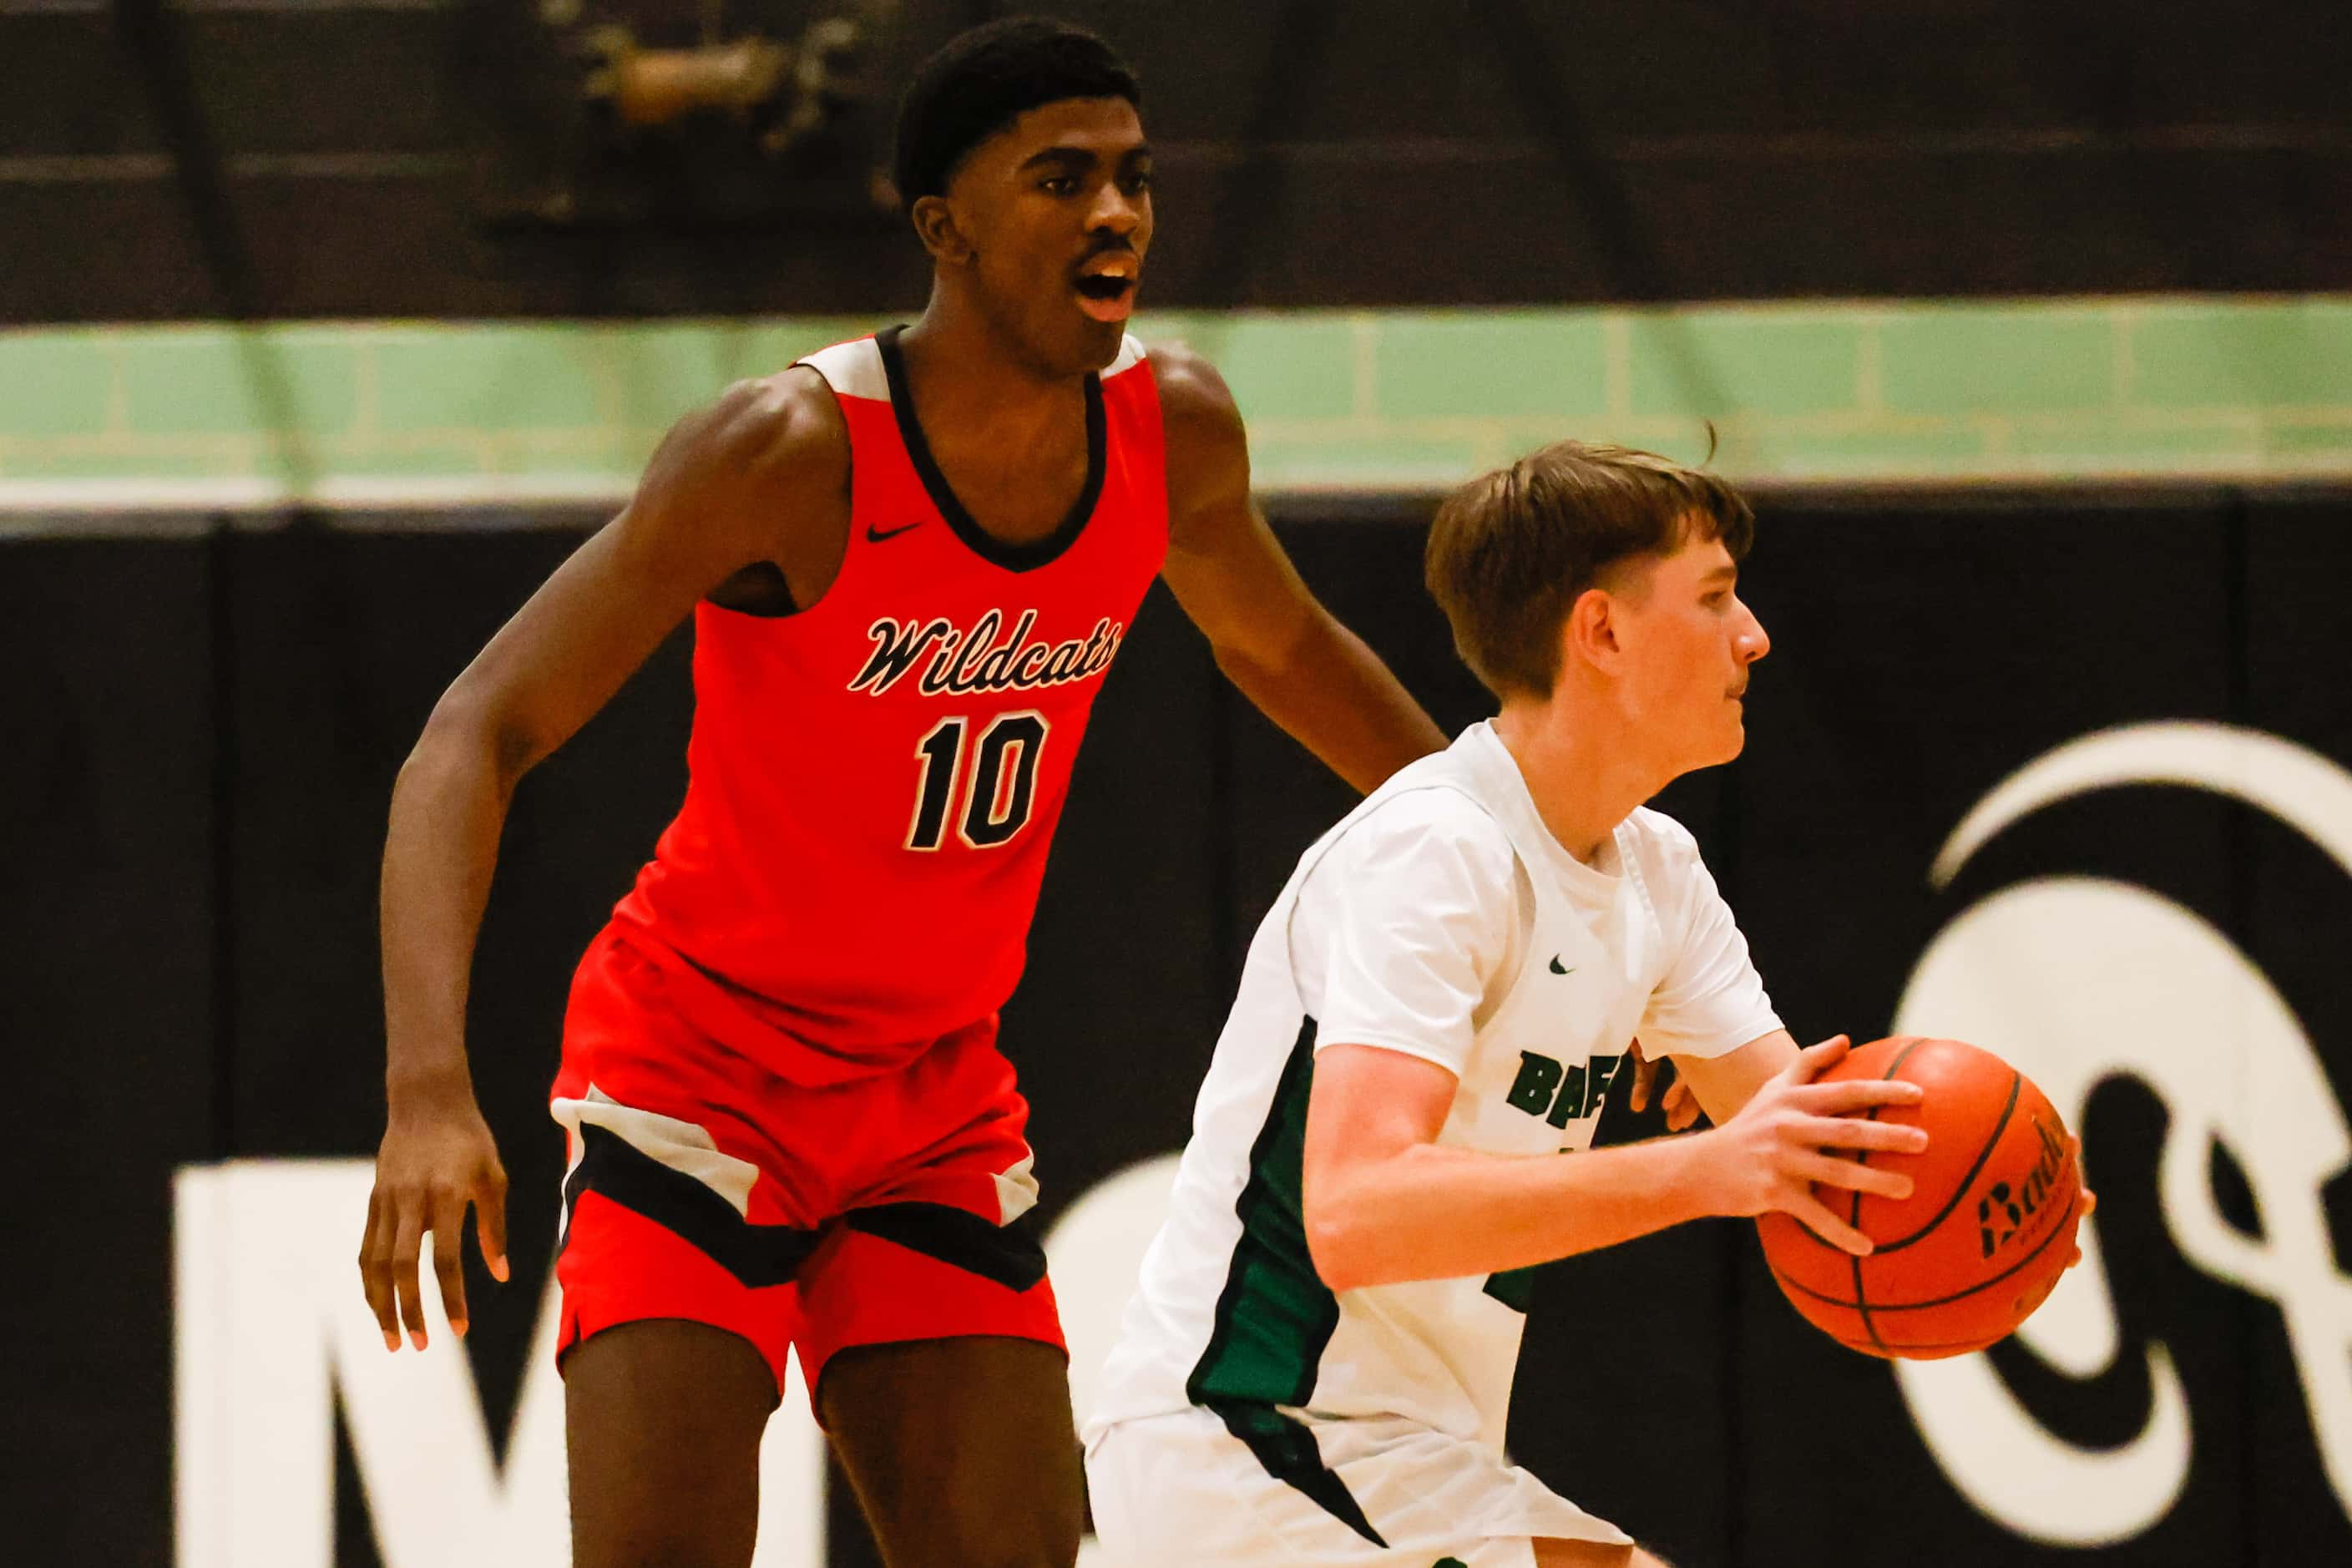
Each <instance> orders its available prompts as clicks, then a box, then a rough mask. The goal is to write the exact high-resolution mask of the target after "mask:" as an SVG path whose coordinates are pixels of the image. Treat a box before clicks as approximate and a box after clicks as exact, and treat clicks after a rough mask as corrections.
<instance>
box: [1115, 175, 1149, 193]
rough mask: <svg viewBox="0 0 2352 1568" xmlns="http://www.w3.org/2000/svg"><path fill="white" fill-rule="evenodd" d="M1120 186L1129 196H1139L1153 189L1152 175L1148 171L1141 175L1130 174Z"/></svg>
mask: <svg viewBox="0 0 2352 1568" xmlns="http://www.w3.org/2000/svg"><path fill="white" fill-rule="evenodd" d="M1119 184H1120V185H1121V186H1122V187H1124V188H1125V190H1126V191H1127V194H1128V195H1130V196H1139V195H1142V194H1143V193H1144V192H1146V191H1148V190H1150V188H1151V173H1150V170H1148V169H1147V170H1145V171H1144V172H1142V173H1140V174H1129V175H1128V176H1127V178H1126V179H1124V180H1121V181H1120V182H1119Z"/></svg>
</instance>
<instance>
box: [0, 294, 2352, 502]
mask: <svg viewBox="0 0 2352 1568" xmlns="http://www.w3.org/2000/svg"><path fill="white" fill-rule="evenodd" d="M879 324H881V321H879V320H878V319H877V320H869V321H861V320H851V319H823V320H820V319H761V320H729V321H644V322H602V321H599V322H573V321H554V322H547V321H532V322H420V321H359V322H300V323H290V324H283V325H273V326H266V327H257V328H245V329H241V328H236V327H230V326H226V325H220V324H205V325H189V326H173V327H124V328H106V327H79V328H74V329H69V330H60V331H0V508H14V509H17V510H23V509H25V508H28V507H34V508H58V507H67V508H70V507H75V506H94V507H112V506H134V505H136V506H209V505H221V506H254V505H267V504H270V503H273V502H277V501H283V500H309V501H314V502H320V503H325V504H335V503H339V502H351V503H367V504H422V505H433V504H438V503H441V502H452V503H455V502H465V501H475V500H533V499H540V498H561V499H566V500H576V499H581V498H608V499H616V498H619V497H621V496H625V494H626V493H627V491H628V489H629V488H630V486H631V484H632V483H633V482H634V480H635V475H636V472H637V469H638V468H639V467H640V466H641V465H642V464H643V463H644V461H645V459H646V455H647V454H648V453H649V452H651V450H652V449H653V446H654V443H655V442H656V440H657V439H658V438H659V437H660V435H661V432H662V431H663V429H664V428H666V427H667V426H668V424H669V423H670V422H671V421H672V420H673V419H675V418H676V417H677V416H678V415H679V414H681V413H683V412H684V411H685V410H687V409H688V408H689V407H691V406H693V405H695V404H697V403H698V402H700V401H702V400H703V399H705V398H707V397H709V395H712V394H713V393H714V392H716V391H717V390H718V388H719V387H720V386H722V385H724V384H726V383H727V382H729V381H730V380H733V379H736V378H738V377H741V376H746V375H756V374H762V373H764V372H767V371H771V370H773V369H776V368H778V367H780V366H782V365H783V364H786V363H790V361H791V360H792V359H793V357H794V356H795V355H797V354H800V353H806V352H808V351H809V350H811V349H814V348H818V347H821V346H823V345H824V344H825V343H828V342H837V341H839V340H840V339H842V338H845V337H852V336H856V335H857V334H858V333H860V332H863V331H870V330H872V329H873V328H874V327H875V326H877V325H879ZM1137 331H1139V333H1140V334H1141V335H1143V336H1144V337H1146V338H1147V339H1150V338H1160V337H1172V338H1180V339H1182V340H1184V341H1186V342H1191V343H1192V345H1193V346H1194V347H1196V348H1198V349H1200V350H1201V351H1202V352H1203V353H1207V354H1208V355H1209V356H1210V358H1211V359H1212V360H1213V362H1214V363H1217V364H1218V365H1219V366H1220V367H1221V368H1222V369H1223V372H1224V374H1225V375H1226V378H1227V380H1228V381H1229V382H1230V383H1231V384H1232V385H1233V388H1234V396H1235V397H1236V399H1237V400H1238V401H1239V402H1240V404H1241V407H1242V410H1243V413H1244V415H1245V416H1247V418H1248V420H1249V423H1250V427H1251V432H1252V449H1253V454H1254V458H1255V470H1256V475H1257V480H1258V483H1259V486H1260V488H1261V489H1267V490H1287V489H1427V488H1431V487H1433V486H1437V485H1443V484H1445V483H1447V482H1450V481H1451V480H1453V479H1459V478H1461V477H1464V476H1465V475H1467V474H1469V473H1471V472H1473V471H1475V470H1476V469H1477V468H1481V467H1484V466H1486V465H1490V464H1494V463H1498V462H1503V461H1507V460H1508V459H1509V458H1512V457H1515V456H1517V454H1519V453H1521V452H1524V451H1526V450H1528V448H1529V447H1534V446H1536V445H1538V444H1539V443H1541V442H1543V441H1545V440H1549V439H1551V438H1553V437H1559V436H1570V435H1572V436H1578V437H1585V438H1588V439H1602V440H1615V441H1622V442H1627V443H1630V444H1633V445H1637V446H1644V447H1654V448H1656V449H1658V450H1662V451H1664V452H1665V453H1667V454H1668V455H1669V456H1673V457H1676V458H1685V459H1696V458H1698V457H1700V456H1701V455H1702V454H1703V453H1704V452H1705V450H1706V440H1707V437H1706V426H1707V425H1708V424H1709V423H1712V425H1713V426H1714V427H1715V431H1716V437H1717V457H1716V463H1717V467H1718V468H1722V469H1723V470H1724V471H1725V472H1727V473H1729V474H1731V475H1733V476H1734V477H1736V478H1739V479H1778V480H1798V481H1802V480H1843V479H1921V480H1951V479H2014V478H2021V477H2030V478H2037V479H2047V478H2068V477H2076V478H2084V479H2108V478H2127V477H2139V476H2161V477H2168V478H2169V477H2179V476H2194V475H2211V476H2228V477H2236V478H2245V477H2299V476H2314V475H2342V474H2346V473H2352V296H2308V297H2296V298H2278V299H2269V298H2238V297H2231V298H2226V299H2221V298H2210V299H2207V298H2200V299H2115V300H2034V301H2010V302H1991V303H1967V304H1961V303H1953V302H1948V301H1936V300H1912V301H1901V300H1897V301H1879V302H1864V303H1814V304H1771V305H1748V306H1696V307H1685V308H1679V309H1660V310H1613V309H1612V310H1454V311H1447V310H1394V311H1348V312H1342V311H1304V312H1279V313H1252V312H1220V313H1205V312H1204V313H1161V314H1158V315H1153V316H1147V317H1144V318H1140V319H1139V321H1138V323H1137Z"/></svg>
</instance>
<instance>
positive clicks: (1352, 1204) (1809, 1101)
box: [1301, 1037, 1927, 1291]
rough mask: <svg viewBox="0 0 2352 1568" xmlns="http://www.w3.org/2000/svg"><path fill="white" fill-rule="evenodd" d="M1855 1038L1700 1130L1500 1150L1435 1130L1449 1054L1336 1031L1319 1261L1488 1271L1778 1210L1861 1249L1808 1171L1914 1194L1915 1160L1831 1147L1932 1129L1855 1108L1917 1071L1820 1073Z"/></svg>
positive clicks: (1320, 1158)
mask: <svg viewBox="0 0 2352 1568" xmlns="http://www.w3.org/2000/svg"><path fill="white" fill-rule="evenodd" d="M1845 1048H1846V1047H1845V1042H1844V1041H1843V1038H1842V1037H1841V1038H1840V1039H1838V1040H1834V1041H1831V1042H1828V1043H1826V1044H1824V1045H1822V1046H1817V1047H1813V1048H1812V1049H1811V1050H1810V1051H1807V1052H1803V1053H1801V1054H1800V1055H1799V1056H1798V1057H1797V1058H1795V1059H1793V1060H1791V1061H1790V1063H1789V1064H1788V1066H1787V1067H1786V1068H1784V1069H1783V1070H1781V1071H1780V1072H1779V1073H1776V1074H1775V1075H1774V1076H1773V1077H1771V1078H1770V1079H1767V1080H1766V1081H1765V1082H1764V1084H1763V1085H1762V1086H1761V1087H1759V1088H1758V1089H1756V1090H1755V1092H1754V1093H1753V1095H1752V1096H1751V1097H1750V1098H1749V1099H1748V1100H1747V1102H1746V1103H1745V1105H1744V1106H1743V1107H1741V1108H1739V1109H1738V1114H1736V1115H1727V1118H1726V1120H1725V1122H1724V1124H1723V1125H1722V1126H1720V1127H1717V1128H1715V1129H1714V1130H1712V1131H1706V1132H1702V1133H1698V1134H1696V1135H1694V1136H1692V1137H1687V1138H1668V1139H1656V1140H1653V1141H1651V1142H1643V1143H1635V1144H1631V1145H1628V1146H1626V1147H1623V1148H1617V1149H1599V1150H1588V1151H1585V1152H1580V1153H1574V1154H1543V1155H1504V1154H1489V1153H1484V1152H1479V1151H1476V1150H1471V1149H1462V1148H1454V1147H1446V1146H1441V1145H1440V1144H1439V1143H1438V1142H1436V1139H1437V1135H1438V1132H1439V1131H1440V1129H1442V1128H1443V1127H1444V1123H1445V1117H1446V1115H1447V1113H1448V1112H1449V1111H1450V1110H1451V1109H1452V1108H1453V1104H1454V1090H1455V1079H1454V1075H1453V1074H1452V1073H1450V1072H1448V1071H1447V1070H1446V1069H1445V1068H1442V1067H1439V1066H1437V1065H1436V1064H1435V1063H1433V1062H1429V1061H1424V1060H1423V1059H1421V1058H1417V1057H1412V1056H1409V1055H1406V1054H1405V1053H1403V1052H1402V1051H1393V1050H1388V1049H1384V1048H1382V1047H1375V1046H1357V1045H1333V1046H1329V1047H1324V1048H1323V1049H1322V1050H1320V1051H1319V1052H1318V1054H1317V1056H1316V1059H1315V1080H1314V1086H1313V1089H1311V1091H1310V1092H1309V1095H1308V1099H1307V1138H1306V1148H1305V1153H1304V1160H1303V1168H1302V1171H1301V1176H1302V1206H1303V1208H1304V1211H1305V1220H1306V1228H1307V1247H1308V1248H1309V1250H1310V1251H1311V1253H1312V1254H1313V1256H1314V1258H1315V1267H1316V1270H1317V1272H1318V1273H1319V1274H1320V1275H1321V1276H1322V1277H1323V1280H1324V1283H1325V1284H1327V1285H1328V1286H1329V1287H1330V1288H1331V1289H1333V1290H1335V1291H1336V1290H1348V1289H1360V1288H1362V1287H1365V1286H1370V1285H1385V1284H1394V1283H1397V1282H1400V1281H1403V1280H1408V1279H1455V1278H1461V1277H1465V1276H1475V1275H1480V1274H1494V1273H1500V1272H1502V1271H1504V1270H1506V1269H1512V1268H1527V1267H1529V1266H1531V1265H1533V1264H1538V1263H1549V1262H1550V1261H1552V1260H1553V1259H1555V1258H1568V1257H1572V1256H1574V1255H1576V1254H1578V1253H1581V1252H1592V1251H1596V1250H1598V1249H1600V1248H1601V1247H1614V1246H1617V1245H1618V1244H1619V1243H1621V1242H1626V1241H1632V1240H1633V1239H1635V1238H1636V1237H1643V1236H1647V1235H1649V1234H1651V1233H1652V1232H1654V1231H1659V1230H1664V1229H1665V1228H1666V1227H1667V1226H1673V1225H1679V1224H1681V1223H1682V1222H1684V1221H1685V1220H1692V1219H1700V1218H1706V1217H1709V1216H1716V1215H1757V1214H1761V1213H1763V1212H1765V1211H1766V1210H1768V1209H1780V1210H1783V1211H1785V1212H1787V1213H1790V1214H1793V1215H1796V1216H1797V1217H1798V1218H1800V1219H1801V1220H1803V1221H1804V1222H1805V1223H1806V1224H1807V1225H1809V1226H1812V1227H1813V1228H1814V1229H1815V1230H1816V1231H1817V1232H1819V1233H1820V1234H1821V1236H1822V1238H1823V1239H1824V1240H1827V1241H1829V1242H1830V1243H1832V1245H1834V1246H1837V1247H1843V1248H1844V1249H1845V1250H1847V1251H1849V1252H1854V1253H1861V1252H1866V1251H1867V1250H1868V1249H1869V1243H1868V1241H1867V1240H1865V1239H1864V1237H1861V1236H1860V1235H1859V1234H1858V1233H1856V1232H1855V1231H1854V1230H1853V1229H1852V1227H1850V1226H1845V1225H1843V1224H1842V1223H1841V1222H1839V1221H1838V1219H1837V1218H1836V1216H1835V1215H1832V1214H1831V1213H1830V1212H1829V1210H1828V1209H1827V1208H1825V1207H1824V1206H1823V1205H1822V1204H1821V1203H1820V1202H1819V1201H1818V1200H1817V1199H1815V1198H1814V1197H1813V1196H1812V1193H1811V1183H1814V1182H1821V1183H1823V1184H1829V1185H1833V1186H1840V1187H1845V1188H1849V1189H1853V1190H1856V1191H1862V1192H1874V1193H1881V1194H1885V1195H1887V1196H1890V1197H1903V1196H1906V1195H1908V1194H1909V1190H1910V1178H1908V1177H1907V1176H1900V1175H1896V1174H1895V1173H1891V1172H1887V1171H1882V1170H1876V1169H1874V1168H1872V1167H1870V1166H1868V1165H1864V1164H1861V1163H1857V1162H1855V1161H1853V1160H1848V1159H1841V1158H1839V1157H1838V1154H1837V1151H1841V1150H1847V1151H1851V1150H1861V1149H1871V1150H1903V1151H1916V1150H1917V1149H1919V1148H1920V1147H1922V1146H1924V1144H1925V1142H1926V1140H1927V1134H1926V1133H1924V1132H1922V1131H1919V1130H1918V1129H1916V1128H1911V1127H1898V1126H1895V1125H1893V1124H1891V1123H1884V1122H1876V1121H1863V1120H1860V1119H1858V1118H1855V1117H1853V1112H1855V1111H1861V1110H1868V1109H1869V1108H1870V1107H1872V1106H1874V1105H1900V1104H1911V1103H1916V1100H1918V1097H1919V1091H1918V1089H1917V1088H1916V1086H1914V1085H1910V1084H1904V1083H1892V1082H1886V1081H1883V1080H1875V1079H1874V1080H1869V1081H1857V1082H1846V1083H1833V1084H1817V1083H1813V1082H1811V1079H1812V1077H1813V1076H1814V1075H1815V1074H1817V1073H1819V1072H1821V1071H1822V1070H1824V1069H1825V1068H1828V1067H1829V1066H1830V1065H1831V1064H1832V1063H1833V1062H1835V1061H1836V1060H1837V1059H1838V1058H1840V1057H1842V1056H1843V1055H1844V1053H1845ZM1701 1098H1702V1100H1704V1099H1705V1092H1704V1091H1703V1090H1702V1091H1701Z"/></svg>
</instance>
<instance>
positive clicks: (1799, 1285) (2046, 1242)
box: [1765, 1182, 2083, 1339]
mask: <svg viewBox="0 0 2352 1568" xmlns="http://www.w3.org/2000/svg"><path fill="white" fill-rule="evenodd" d="M2082 1201H2083V1194H2082V1187H2081V1184H2080V1183H2079V1182H2078V1183H2077V1184H2076V1185H2075V1191H2074V1196H2073V1197H2071V1198H2069V1199H2067V1200H2066V1212H2067V1213H2068V1214H2072V1213H2073V1212H2074V1209H2075V1207H2076V1206H2077V1205H2080V1204H2081V1203H2082ZM2059 1220H2060V1223H2059V1224H2057V1225H2055V1226H2052V1227H2051V1229H2050V1234H2049V1235H2048V1236H2045V1237H2042V1239H2041V1240H2040V1241H2037V1242H2035V1243H2034V1244H2033V1249H2032V1251H2030V1252H2028V1253H2027V1254H2026V1255H2025V1256H2024V1257H2022V1258H2019V1259H2018V1260H2017V1261H2016V1262H2014V1263H2012V1264H2011V1265H2010V1266H2009V1267H2008V1268H2004V1269H2002V1270H2001V1271H2000V1273H1998V1274H1996V1275H1994V1276H1993V1277H1992V1278H1991V1279H1984V1280H1979V1282H1978V1283H1976V1284H1974V1285H1971V1286H1969V1288H1968V1289H1965V1290H1962V1291H1960V1292H1959V1293H1958V1295H1954V1296H1938V1297H1937V1298H1936V1299H1935V1300H1932V1301H1904V1302H1899V1303H1897V1304H1896V1305H1894V1306H1886V1305H1884V1304H1881V1305H1879V1306H1876V1307H1872V1308H1869V1309H1867V1310H1868V1311H1873V1312H1917V1311H1922V1310H1926V1309H1927V1308H1929V1307H1948V1306H1950V1305H1951V1304H1952V1303H1953V1302H1955V1301H1965V1300H1968V1299H1969V1297H1971V1296H1973V1295H1975V1294H1976V1293H1977V1292H1978V1291H1979V1290H1990V1289H1992V1288H1993V1287H1994V1286H1996V1285H1998V1284H2000V1282H2001V1281H2002V1280H2004V1279H2008V1278H2009V1277H2010V1276H2011V1275H2012V1274H2014V1273H2016V1272H2017V1271H2018V1270H2019V1269H2021V1268H2024V1267H2025V1266H2026V1265H2027V1264H2029V1263H2031V1262H2032V1261H2033V1260H2034V1259H2035V1258H2039V1257H2041V1256H2042V1254H2043V1253H2044V1252H2046V1251H2048V1250H2049V1249H2050V1244H2051V1243H2052V1242H2053V1241H2055V1240H2057V1239H2058V1233H2059V1232H2060V1231H2063V1230H2064V1229H2065V1228H2066V1226H2065V1224H2064V1220H2065V1215H2060V1216H2059ZM1765 1267H1767V1268H1771V1267H1772V1266H1771V1263H1770V1260H1769V1259H1767V1260H1766V1264H1765ZM1772 1274H1773V1277H1774V1278H1775V1279H1780V1280H1781V1281H1783V1282H1784V1283H1786V1284H1787V1285H1788V1286H1789V1287H1790V1289H1794V1290H1799V1291H1801V1292H1803V1293H1804V1294H1805V1295H1808V1296H1811V1298H1812V1299H1813V1300H1816V1301H1820V1302H1822V1303H1823V1304H1824V1305H1827V1306H1832V1307H1851V1308H1853V1309H1854V1310H1857V1311H1862V1310H1864V1307H1863V1304H1862V1303H1861V1302H1860V1301H1841V1300H1838V1299H1837V1298H1836V1297H1835V1296H1828V1295H1823V1294H1822V1292H1821V1291H1819V1290H1816V1289H1813V1288H1812V1287H1811V1286H1810V1285H1807V1284H1806V1283H1805V1282H1804V1281H1803V1280H1801V1279H1790V1277H1789V1276H1788V1275H1786V1274H1783V1273H1781V1272H1780V1269H1778V1268H1772ZM1872 1337H1873V1338H1874V1339H1875V1338H1876V1337H1877V1335H1876V1332H1875V1331H1873V1333H1872Z"/></svg>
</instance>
